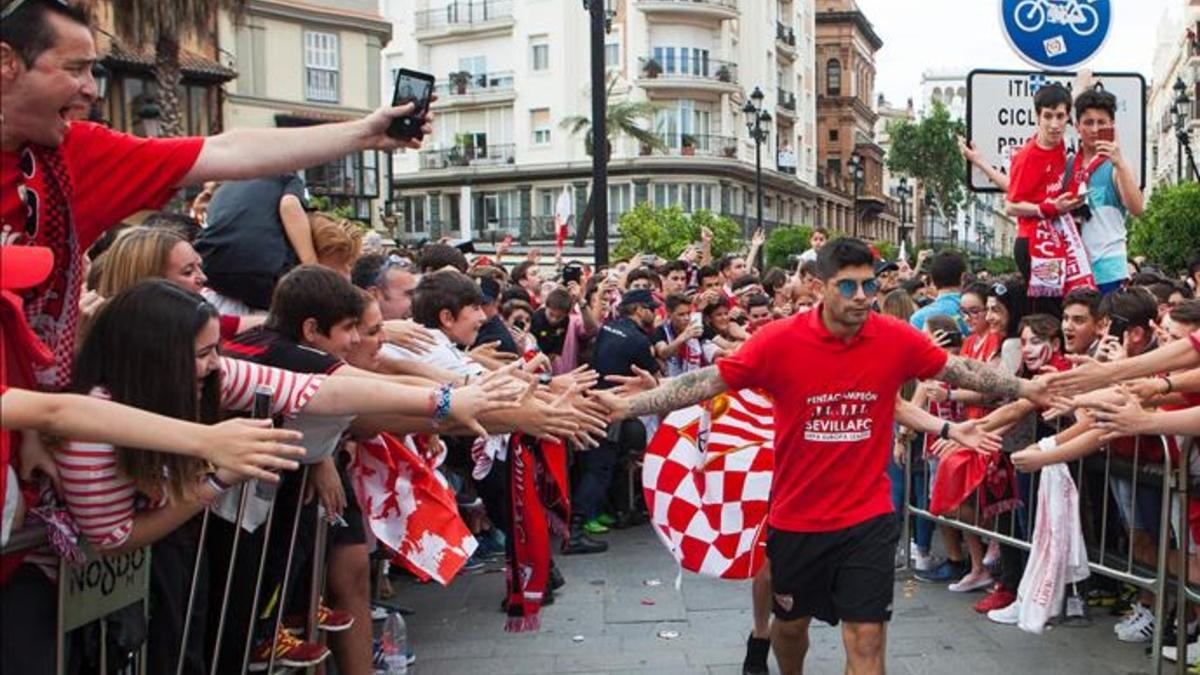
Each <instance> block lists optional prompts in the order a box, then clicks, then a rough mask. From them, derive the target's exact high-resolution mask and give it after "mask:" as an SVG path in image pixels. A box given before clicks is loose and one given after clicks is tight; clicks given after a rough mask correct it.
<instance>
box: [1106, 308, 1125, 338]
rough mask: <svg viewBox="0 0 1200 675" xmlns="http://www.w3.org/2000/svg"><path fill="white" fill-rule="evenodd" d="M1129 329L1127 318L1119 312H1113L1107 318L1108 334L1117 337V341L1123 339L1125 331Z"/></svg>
mask: <svg viewBox="0 0 1200 675" xmlns="http://www.w3.org/2000/svg"><path fill="white" fill-rule="evenodd" d="M1127 330H1129V319H1126V318H1125V317H1123V316H1121V315H1120V314H1113V315H1112V317H1110V318H1109V323H1108V334H1109V335H1111V336H1114V337H1116V338H1117V340H1118V341H1121V342H1124V341H1125V331H1127Z"/></svg>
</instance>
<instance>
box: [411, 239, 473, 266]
mask: <svg viewBox="0 0 1200 675" xmlns="http://www.w3.org/2000/svg"><path fill="white" fill-rule="evenodd" d="M446 267H453V268H454V269H456V270H458V271H459V272H464V273H465V272H466V271H467V268H468V267H469V265H468V264H467V256H465V255H463V252H462V251H460V250H458V249H457V248H454V247H453V246H451V245H449V244H426V245H425V247H424V248H422V249H421V256H420V257H419V258H418V259H417V269H419V270H421V272H422V273H424V272H436V271H438V270H440V269H444V268H446Z"/></svg>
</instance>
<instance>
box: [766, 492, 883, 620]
mask: <svg viewBox="0 0 1200 675" xmlns="http://www.w3.org/2000/svg"><path fill="white" fill-rule="evenodd" d="M899 541H900V520H899V518H897V517H896V515H895V514H892V513H887V514H884V515H882V516H877V517H875V518H872V519H871V520H868V521H866V522H863V523H859V524H858V525H854V526H852V527H848V528H846V529H844V530H835V531H833V532H787V531H784V530H775V529H772V530H771V531H770V533H768V535H767V558H768V560H769V561H770V563H771V592H772V593H773V594H774V612H775V616H776V617H778V618H779V619H782V620H784V621H792V620H795V619H802V618H805V617H816V618H818V619H820V620H821V621H824V622H826V623H829V624H832V625H836V624H837V622H838V621H839V620H841V621H851V622H855V623H883V622H885V621H889V620H891V618H892V592H893V586H894V584H895V581H896V569H895V560H896V558H895V552H896V544H897V543H898V542H899Z"/></svg>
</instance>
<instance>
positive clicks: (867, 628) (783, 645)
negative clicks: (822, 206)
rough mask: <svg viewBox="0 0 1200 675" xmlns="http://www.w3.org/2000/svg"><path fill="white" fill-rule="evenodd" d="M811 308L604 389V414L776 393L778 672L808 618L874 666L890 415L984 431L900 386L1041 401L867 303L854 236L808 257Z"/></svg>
mask: <svg viewBox="0 0 1200 675" xmlns="http://www.w3.org/2000/svg"><path fill="white" fill-rule="evenodd" d="M817 266H818V271H819V276H820V277H821V280H822V281H821V288H822V302H821V305H820V307H819V308H818V309H815V310H814V311H812V312H808V313H805V314H798V315H796V316H793V317H791V318H787V319H781V320H778V321H774V322H772V323H770V324H768V325H766V326H764V327H763V328H761V329H760V330H758V331H757V332H756V333H755V334H754V335H753V336H751V338H750V340H749V341H748V342H747V343H746V344H745V345H744V346H742V348H741V349H739V350H738V351H737V352H736V353H735V354H734V355H733V356H730V357H728V358H724V359H721V360H719V361H717V364H716V365H715V366H711V367H708V368H702V369H700V370H697V371H694V372H691V373H687V374H685V375H681V376H679V377H676V378H672V379H670V380H667V381H665V382H664V383H662V384H660V385H659V386H658V387H655V388H654V389H651V390H649V391H644V392H642V393H640V394H636V395H633V396H627V397H621V398H618V397H615V396H611V395H606V394H603V393H602V394H601V396H602V397H603V399H604V400H605V402H606V404H607V405H609V406H610V407H611V409H612V415H613V416H614V417H615V418H622V417H626V416H640V415H646V414H654V413H664V412H667V411H669V410H674V409H677V408H681V407H685V406H688V405H692V404H695V403H698V402H700V401H703V400H706V399H709V398H711V397H713V396H715V395H717V394H719V393H721V392H723V391H726V390H730V389H732V390H737V389H748V388H756V389H761V390H763V391H765V392H766V393H767V394H769V395H770V396H771V397H772V399H773V400H774V403H775V405H774V409H775V433H776V436H775V448H776V450H775V476H774V479H773V488H772V495H771V510H770V515H769V518H768V524H769V526H770V528H771V530H770V535H769V538H768V542H767V549H768V558H769V560H770V565H771V578H772V591H773V592H774V595H775V607H774V611H775V616H776V619H777V621H776V622H775V623H774V624H773V627H772V630H771V642H772V645H773V646H774V648H775V655H776V658H777V659H778V660H779V665H780V671H781V672H782V673H785V674H786V675H792V674H794V673H799V672H801V668H802V666H803V662H804V655H805V652H806V651H807V648H808V625H809V623H810V621H811V620H812V618H813V617H816V618H818V619H821V620H823V621H827V622H829V623H836V622H838V621H839V620H840V621H843V622H844V626H843V630H842V635H843V639H844V642H845V645H846V656H847V662H848V663H847V672H853V673H883V670H884V668H883V658H884V647H885V629H884V624H885V622H887V621H888V620H890V618H891V606H892V593H893V586H894V578H895V573H894V559H893V558H894V553H895V548H896V543H897V540H898V538H899V525H898V522H897V519H896V517H895V516H894V515H893V513H892V500H891V488H890V484H889V481H888V478H887V474H886V471H885V469H886V465H887V461H888V457H889V451H890V443H891V438H892V424H893V421H894V420H896V419H899V421H901V422H902V423H903V424H905V425H906V426H910V427H912V428H914V429H916V430H918V431H923V432H927V433H936V434H939V435H941V436H942V437H944V438H958V437H962V438H967V439H969V440H967V444H968V445H971V446H977V445H979V444H980V443H981V442H983V441H984V440H985V439H984V438H983V434H982V433H981V432H979V430H978V429H977V428H976V423H975V422H965V423H962V424H957V425H956V424H952V423H949V422H943V421H941V420H938V419H936V418H934V417H932V416H930V415H928V413H924V412H923V411H920V410H919V409H915V407H913V406H911V405H907V406H906V405H904V404H901V405H900V407H899V410H898V408H897V394H898V392H899V390H900V386H901V385H902V384H903V383H904V382H905V381H907V380H910V379H912V378H922V379H929V378H937V379H940V380H943V381H945V382H948V383H950V384H951V385H953V386H956V387H963V388H967V389H973V390H976V391H986V392H991V393H997V394H1004V395H1008V396H1023V397H1028V398H1036V399H1038V400H1039V401H1045V399H1046V396H1045V391H1044V385H1041V384H1039V383H1034V382H1030V381H1027V380H1019V379H1017V378H1015V377H1012V376H1010V375H1006V374H1003V373H1000V372H997V371H995V370H992V369H991V368H989V367H988V366H986V365H984V364H982V363H979V362H976V361H969V360H966V359H962V358H959V357H957V356H952V355H949V354H947V353H946V352H944V351H942V350H941V349H939V348H938V347H937V346H936V345H934V344H933V342H932V341H931V340H930V339H929V338H928V337H927V336H926V335H925V334H923V333H921V332H920V331H918V330H916V329H915V328H912V327H911V326H909V325H908V324H907V323H905V322H902V321H899V320H896V319H893V318H891V317H887V316H882V315H879V314H875V313H873V312H872V311H871V302H872V301H873V299H874V296H875V295H877V294H878V292H879V285H878V281H877V280H876V278H875V270H874V256H873V255H872V253H871V250H870V248H869V247H868V246H867V245H866V244H865V243H864V242H862V241H860V240H858V239H838V240H837V241H834V242H831V243H829V244H827V245H826V246H825V247H823V248H822V249H821V252H820V253H819V254H818V259H817Z"/></svg>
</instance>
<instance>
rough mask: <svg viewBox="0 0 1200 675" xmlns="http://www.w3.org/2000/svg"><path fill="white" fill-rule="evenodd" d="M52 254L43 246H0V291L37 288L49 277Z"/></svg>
mask: <svg viewBox="0 0 1200 675" xmlns="http://www.w3.org/2000/svg"><path fill="white" fill-rule="evenodd" d="M52 267H54V253H53V252H52V251H51V250H50V249H48V248H46V247H44V246H0V289H2V290H6V291H11V290H19V289H22V288H30V287H32V286H37V285H38V284H40V283H42V282H43V281H45V280H46V277H48V276H50V269H51V268H52Z"/></svg>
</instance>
